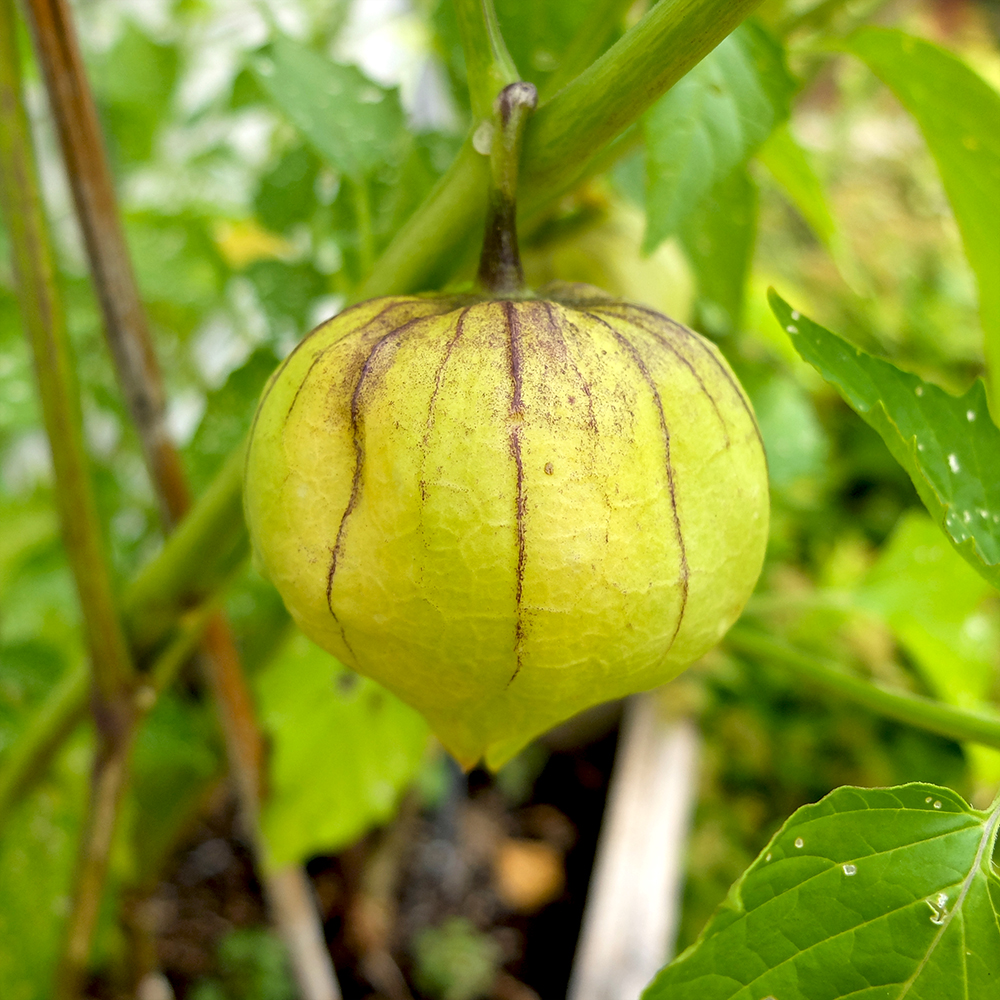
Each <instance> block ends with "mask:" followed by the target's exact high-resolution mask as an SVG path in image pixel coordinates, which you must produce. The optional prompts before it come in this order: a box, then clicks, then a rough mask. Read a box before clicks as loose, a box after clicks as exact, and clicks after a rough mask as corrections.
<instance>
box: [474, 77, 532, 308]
mask: <svg viewBox="0 0 1000 1000" xmlns="http://www.w3.org/2000/svg"><path fill="white" fill-rule="evenodd" d="M537 103H538V91H537V90H535V87H534V84H531V83H524V82H517V83H512V84H509V85H508V86H506V87H504V89H503V90H501V91H500V93H499V95H498V96H497V99H496V103H495V105H494V118H493V144H492V150H491V152H490V187H489V197H488V201H487V208H486V232H485V233H484V235H483V252H482V255H481V256H480V258H479V276H478V282H479V287H480V288H482V289H483V290H484V291H486V292H489V293H490V294H491V295H515V296H516V295H519V294H520V293H521V292H523V290H524V269H523V268H522V267H521V254H520V251H519V250H518V246H517V173H518V166H519V163H520V159H521V142H522V140H523V138H524V127H525V125H527V123H528V119H529V118H530V117H531V112H532V111H534V110H535V106H536V104H537Z"/></svg>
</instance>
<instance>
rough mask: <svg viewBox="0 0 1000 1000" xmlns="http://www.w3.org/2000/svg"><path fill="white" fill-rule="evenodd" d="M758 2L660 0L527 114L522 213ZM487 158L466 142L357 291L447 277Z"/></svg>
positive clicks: (479, 207)
mask: <svg viewBox="0 0 1000 1000" xmlns="http://www.w3.org/2000/svg"><path fill="white" fill-rule="evenodd" d="M759 3H760V0H660V2H659V3H657V4H656V5H655V6H654V7H653V8H652V9H651V10H650V11H649V13H648V14H647V15H646V16H645V17H644V18H643V19H642V20H641V21H640V22H639V23H638V24H637V25H635V27H633V28H632V29H630V30H629V31H628V32H626V33H625V35H624V36H622V38H621V39H619V40H618V42H616V43H615V44H614V45H613V46H612V47H611V48H610V49H608V51H607V52H605V53H604V55H603V56H601V58H600V59H598V60H597V62H595V63H594V64H593V65H592V66H590V67H589V68H588V69H587V70H586V71H585V72H583V73H581V74H580V75H579V76H578V77H576V79H575V80H573V82H572V83H570V84H569V85H568V86H566V87H564V88H563V89H562V90H561V91H560V92H559V93H558V94H556V95H555V96H554V97H553V98H552V99H551V100H550V101H546V102H545V103H544V104H542V105H541V106H540V107H539V108H538V111H537V112H536V113H535V114H534V115H533V116H532V119H531V121H530V123H529V124H528V127H527V130H526V132H525V137H524V155H523V157H522V161H521V182H520V204H519V211H520V215H521V217H522V218H525V217H526V216H529V215H531V214H532V213H533V212H535V211H537V210H538V208H539V207H540V206H541V205H543V204H545V203H548V202H550V201H551V200H552V199H553V198H555V197H557V196H558V195H559V194H561V193H562V192H563V191H565V190H567V189H568V188H569V187H571V186H572V184H573V183H575V182H576V181H577V180H578V179H579V178H580V177H581V176H583V174H584V173H585V172H586V170H587V169H588V165H589V162H590V160H591V158H592V157H593V156H594V155H595V154H597V153H599V152H600V151H601V150H602V149H603V148H604V146H606V145H607V144H608V143H609V142H611V140H613V139H614V138H615V137H616V136H618V135H620V134H621V133H622V132H624V131H625V129H626V128H627V127H628V126H629V125H631V124H632V122H634V121H636V119H638V118H639V116H640V115H642V113H643V112H644V111H645V110H646V109H647V108H648V107H649V106H650V105H651V104H652V103H653V102H654V101H655V100H656V99H657V98H659V97H660V96H661V95H662V94H664V93H665V92H666V91H667V90H669V89H670V87H672V86H673V85H674V84H675V83H676V82H677V81H678V80H679V79H680V78H681V77H682V76H683V75H684V74H685V73H686V72H687V71H688V70H689V69H691V68H692V67H693V66H694V65H695V64H696V63H697V62H699V61H700V60H701V59H702V58H703V57H704V56H706V55H707V54H708V53H709V52H711V50H712V49H714V48H715V46H716V45H718V44H719V42H721V41H722V40H723V39H724V38H725V37H726V36H727V35H728V34H729V33H730V32H731V31H732V30H733V29H734V28H735V27H736V26H737V25H738V24H739V23H740V22H741V21H742V20H743V19H744V18H745V17H746V16H747V15H748V14H750V13H751V12H752V11H753V10H754V8H755V7H757V6H758V5H759ZM485 180H486V165H485V163H484V162H483V161H482V158H481V157H478V156H477V155H476V153H475V151H474V150H473V149H472V145H471V141H470V142H467V143H466V144H465V146H463V147H462V150H461V151H460V152H459V154H458V156H457V157H456V159H455V162H454V163H453V164H452V166H451V168H450V169H449V171H448V172H447V173H446V174H445V175H444V177H442V178H441V180H440V181H439V182H438V184H437V185H436V186H435V187H434V189H433V190H432V191H431V193H430V194H429V195H428V196H427V198H426V199H425V200H424V202H423V204H422V205H421V206H420V207H419V208H418V209H417V210H416V212H415V213H414V214H413V215H412V216H411V217H410V219H409V220H408V222H407V223H406V224H405V225H404V226H403V227H402V228H401V229H400V230H399V232H398V233H397V234H396V236H395V238H394V239H393V241H392V242H391V243H390V244H389V246H388V247H387V248H386V249H385V251H384V252H383V253H382V255H381V257H380V258H379V259H378V261H376V263H375V267H374V268H373V269H372V272H371V274H370V275H369V276H368V278H367V279H366V280H365V282H364V283H363V285H362V286H361V288H360V289H359V292H358V295H357V297H358V298H359V299H369V298H374V297H375V296H378V295H390V294H402V293H405V292H413V291H418V290H420V289H423V288H426V287H428V285H429V284H430V283H432V282H434V281H435V280H441V279H442V278H444V277H447V274H446V273H443V272H444V271H445V268H446V267H447V263H448V262H451V261H454V259H455V257H456V255H457V252H458V251H460V249H461V248H462V246H463V242H464V240H465V239H466V237H467V236H468V233H469V221H470V220H471V219H480V218H482V214H483V212H484V211H485V207H486V188H485Z"/></svg>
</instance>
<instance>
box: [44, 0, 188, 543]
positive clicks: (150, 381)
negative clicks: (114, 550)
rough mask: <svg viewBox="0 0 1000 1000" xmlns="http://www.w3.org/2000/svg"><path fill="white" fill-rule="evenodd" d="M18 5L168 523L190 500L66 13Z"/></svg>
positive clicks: (53, 1)
mask: <svg viewBox="0 0 1000 1000" xmlns="http://www.w3.org/2000/svg"><path fill="white" fill-rule="evenodd" d="M24 6H25V10H26V12H27V14H28V20H29V21H30V23H31V27H32V34H33V36H34V40H35V47H36V51H37V53H38V62H39V65H40V67H41V69H42V71H43V73H44V76H45V83H46V88H47V90H48V93H49V103H50V105H51V108H52V114H53V117H54V118H55V123H56V127H57V131H58V133H59V140H60V145H61V148H62V152H63V157H64V159H65V161H66V173H67V175H68V178H69V182H70V187H71V189H72V191H73V200H74V202H75V204H76V213H77V218H78V219H79V220H80V228H81V230H82V232H83V237H84V242H85V243H86V247H87V257H88V260H89V261H90V270H91V274H92V276H93V280H94V287H95V290H96V292H97V297H98V300H99V301H100V304H101V311H102V313H103V314H104V322H105V332H106V334H107V340H108V345H109V347H110V348H111V353H112V355H113V357H114V360H115V371H116V373H117V375H118V380H119V383H120V385H121V388H122V392H123V393H124V396H125V399H126V402H127V404H128V409H129V413H130V414H131V416H132V422H133V424H134V425H135V428H136V431H137V432H138V435H139V440H140V442H141V444H142V449H143V453H144V456H145V459H146V463H147V465H148V466H149V467H150V469H151V470H152V471H153V478H154V479H155V481H156V483H157V487H158V490H157V492H158V495H159V497H160V503H161V509H162V512H163V516H164V518H165V519H166V520H167V521H168V523H170V524H172V523H173V522H174V521H175V520H176V518H177V517H178V515H179V513H180V512H182V511H183V510H184V509H185V508H186V507H187V505H188V491H187V486H186V484H185V482H184V473H183V469H182V466H181V462H180V458H179V456H178V454H177V450H176V449H175V448H174V446H173V443H172V442H171V440H170V438H169V436H168V434H167V428H166V421H165V419H164V413H165V398H164V393H163V383H162V379H161V377H160V370H159V365H158V364H157V360H156V354H155V352H154V349H153V342H152V338H151V337H150V333H149V325H148V323H147V320H146V313H145V310H144V309H143V307H142V303H141V301H140V300H139V293H138V288H137V285H136V281H135V275H134V274H133V271H132V263H131V259H130V257H129V254H128V251H127V249H126V244H125V235H124V233H123V231H122V226H121V222H120V217H119V214H118V206H117V200H116V198H115V190H114V186H113V184H112V182H111V172H110V169H109V166H108V161H107V157H106V156H105V153H104V144H103V141H102V138H101V129H100V125H99V123H98V118H97V109H96V107H95V105H94V99H93V95H92V93H91V90H90V87H89V85H88V83H87V77H86V72H85V70H84V66H83V59H82V57H81V55H80V47H79V44H78V42H77V38H76V32H75V30H74V27H73V21H72V13H71V12H70V9H69V6H68V4H67V3H66V0H25V5H24Z"/></svg>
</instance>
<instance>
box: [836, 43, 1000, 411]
mask: <svg viewBox="0 0 1000 1000" xmlns="http://www.w3.org/2000/svg"><path fill="white" fill-rule="evenodd" d="M845 44H846V46H847V48H848V50H849V51H851V52H853V53H854V54H855V55H857V56H859V57H860V58H861V59H864V61H865V62H866V63H867V64H868V65H869V66H870V67H871V69H872V71H873V72H874V73H876V74H877V75H878V76H879V77H880V78H881V79H882V80H884V81H885V83H886V84H888V85H889V87H891V88H892V91H893V93H895V95H896V96H897V97H898V98H899V100H900V101H901V102H902V103H903V105H904V106H905V107H906V109H907V110H908V111H909V112H910V114H912V115H913V117H914V118H915V119H916V120H917V124H918V125H919V126H920V129H921V131H922V132H923V134H924V138H925V139H926V141H927V145H928V147H929V148H930V151H931V153H933V155H934V159H935V161H936V162H937V165H938V170H940V172H941V180H942V182H943V183H944V188H945V191H946V192H947V194H948V200H949V201H950V202H951V207H952V209H953V210H954V212H955V219H956V221H957V222H958V228H959V229H960V230H961V233H962V241H963V242H964V244H965V252H966V255H967V256H968V258H969V263H970V264H971V265H972V269H973V270H974V271H975V273H976V279H977V281H978V283H979V309H980V316H981V317H982V323H983V331H984V332H985V334H986V353H987V359H988V361H989V366H990V371H991V374H992V376H993V378H994V379H1000V235H998V234H1000V94H998V93H997V92H996V91H995V90H994V89H993V88H992V87H991V86H990V85H989V84H988V83H987V82H986V81H985V80H983V79H982V78H981V77H980V76H978V75H977V74H976V73H974V72H973V71H972V70H971V69H969V67H968V66H966V64H965V63H963V62H962V61H961V60H960V59H958V58H957V57H956V56H954V55H952V54H951V53H950V52H946V51H945V50H944V49H941V48H938V46H936V45H932V44H931V43H930V42H925V41H923V40H922V39H919V38H913V37H912V36H910V35H905V34H903V33H902V32H901V31H893V30H889V29H885V28H865V29H863V30H861V31H859V32H857V33H856V34H854V35H852V36H851V38H850V39H848V41H847V42H846V43H845ZM993 391H994V393H995V396H994V402H995V403H1000V389H994V390H993Z"/></svg>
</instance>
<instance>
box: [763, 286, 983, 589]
mask: <svg viewBox="0 0 1000 1000" xmlns="http://www.w3.org/2000/svg"><path fill="white" fill-rule="evenodd" d="M768 298H769V300H770V303H771V308H772V309H773V310H774V314H775V316H776V317H777V318H778V322H779V323H781V325H782V326H783V327H784V328H785V329H786V330H787V331H788V333H789V335H790V336H791V338H792V343H793V344H794V345H795V349H796V350H797V351H798V352H799V354H801V355H802V357H803V358H805V360H806V361H808V362H809V363H810V364H811V365H812V366H813V367H814V368H815V369H816V370H817V371H818V372H819V373H820V374H821V375H822V376H823V378H825V379H826V380H827V381H828V382H830V383H832V384H833V385H834V386H836V388H837V390H838V391H839V392H840V394H841V395H842V396H843V397H844V399H845V400H847V402H848V403H849V404H850V406H851V407H852V408H853V409H854V410H855V411H856V412H857V413H858V414H859V415H860V416H861V418H862V419H863V420H865V422H866V423H868V424H870V425H871V426H872V427H874V428H875V430H876V431H878V433H879V434H880V435H881V437H882V440H883V441H885V443H886V444H887V445H888V447H889V451H890V452H892V455H893V457H894V458H895V459H896V461H897V462H899V464H900V465H902V466H903V468H904V469H905V470H906V471H907V473H908V474H909V476H910V479H912V480H913V485H914V486H915V487H916V489H917V492H918V493H919V494H920V499H921V500H923V502H924V504H925V506H926V507H927V509H928V510H929V511H930V514H931V517H933V518H934V520H935V521H936V522H937V524H938V525H939V526H940V527H941V529H942V530H943V531H944V533H945V534H946V535H947V536H948V538H949V540H950V541H951V543H952V545H954V546H955V548H956V549H957V550H958V552H959V554H960V555H961V556H962V557H963V558H965V559H966V560H967V561H968V562H969V563H970V564H971V565H972V567H973V569H975V570H976V571H977V572H978V573H979V574H980V575H982V576H983V577H985V579H986V580H988V581H989V582H990V583H991V584H992V585H993V586H994V587H1000V475H998V474H997V469H1000V429H998V428H997V426H996V425H995V424H994V423H993V421H992V420H991V419H990V414H989V409H988V407H987V404H986V389H985V387H984V385H983V383H982V382H981V381H977V382H975V383H974V384H973V386H972V387H971V388H970V389H969V391H968V392H966V393H965V395H963V396H952V395H950V394H949V393H947V392H945V391H944V390H943V389H940V388H938V386H936V385H933V384H932V383H930V382H925V381H924V380H923V379H921V378H919V377H918V376H916V375H911V374H909V373H908V372H904V371H901V370H900V369H899V368H897V367H896V366H895V365H892V364H890V363H889V362H888V361H883V360H881V359H880V358H876V357H873V356H872V355H870V354H866V353H865V352H864V351H862V350H860V348H857V347H853V346H852V345H851V344H849V343H847V341H845V340H842V339H841V338H840V337H838V336H837V335H836V334H833V333H831V332H830V331H829V330H826V329H824V328H823V327H822V326H820V325H819V324H818V323H814V322H813V321H812V320H810V319H809V318H808V317H806V316H803V315H801V314H800V313H799V312H798V311H795V310H793V309H792V308H791V306H789V305H788V303H787V302H785V300H784V299H782V298H781V296H780V295H778V293H777V292H775V291H774V290H773V289H772V290H771V291H770V292H769V293H768Z"/></svg>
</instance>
